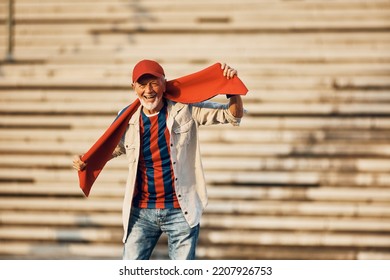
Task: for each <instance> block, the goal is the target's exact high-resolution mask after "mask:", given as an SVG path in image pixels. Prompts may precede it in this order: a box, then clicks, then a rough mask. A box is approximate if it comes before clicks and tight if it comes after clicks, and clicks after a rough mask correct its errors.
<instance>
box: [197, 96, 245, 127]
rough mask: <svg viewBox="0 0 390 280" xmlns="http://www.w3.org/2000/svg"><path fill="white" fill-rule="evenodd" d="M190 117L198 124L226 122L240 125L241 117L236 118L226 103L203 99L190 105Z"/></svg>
mask: <svg viewBox="0 0 390 280" xmlns="http://www.w3.org/2000/svg"><path fill="white" fill-rule="evenodd" d="M191 109H192V117H193V119H194V120H195V122H196V123H197V124H198V125H212V124H226V123H230V124H232V125H234V126H238V125H240V122H241V118H236V117H234V116H233V115H232V113H231V112H230V110H229V105H228V104H221V103H216V102H210V101H205V102H201V103H194V104H192V105H191Z"/></svg>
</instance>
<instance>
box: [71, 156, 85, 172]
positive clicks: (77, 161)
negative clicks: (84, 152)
mask: <svg viewBox="0 0 390 280" xmlns="http://www.w3.org/2000/svg"><path fill="white" fill-rule="evenodd" d="M86 165H87V164H86V163H85V162H84V161H82V160H81V155H76V156H74V157H73V168H74V169H76V170H77V171H81V170H84V168H85V166H86Z"/></svg>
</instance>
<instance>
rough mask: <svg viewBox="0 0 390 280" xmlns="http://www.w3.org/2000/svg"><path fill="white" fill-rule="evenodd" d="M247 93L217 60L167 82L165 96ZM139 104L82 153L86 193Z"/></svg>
mask: <svg viewBox="0 0 390 280" xmlns="http://www.w3.org/2000/svg"><path fill="white" fill-rule="evenodd" d="M247 92H248V89H247V88H246V86H245V85H244V83H243V82H242V81H241V80H240V79H239V78H238V77H237V76H235V77H233V78H232V79H226V77H224V76H223V73H222V69H221V64H220V63H216V64H214V65H212V66H210V67H208V68H206V69H203V70H201V71H199V72H196V73H193V74H190V75H187V76H183V77H181V78H178V79H174V80H171V81H168V82H167V88H166V92H165V94H164V97H165V98H167V99H169V100H172V101H175V102H181V103H197V102H202V101H205V100H207V99H210V98H212V97H214V96H216V95H218V94H234V95H245V94H246V93H247ZM139 106H140V102H139V100H138V99H137V100H136V101H134V102H133V103H132V104H130V105H129V106H128V107H127V108H126V109H125V110H124V111H123V112H122V113H121V114H120V115H119V116H118V117H117V119H116V120H115V121H114V122H113V123H112V124H111V125H110V127H109V128H108V129H107V130H106V131H105V132H104V134H103V135H102V136H101V137H100V138H99V139H98V140H97V141H96V142H95V144H94V145H93V146H92V147H91V148H90V149H89V150H88V151H87V152H86V153H85V154H84V155H83V156H82V158H81V160H82V161H84V162H85V163H86V164H87V165H86V167H85V169H84V170H82V171H79V172H78V176H79V184H80V188H81V189H82V191H83V192H84V194H85V196H88V195H89V193H90V191H91V188H92V185H93V183H94V182H95V180H96V178H97V177H98V176H99V174H100V172H101V171H102V169H103V168H104V166H105V165H106V163H107V162H108V161H109V160H110V159H111V156H112V152H113V151H114V149H115V147H116V146H117V145H118V143H119V141H120V139H121V137H122V136H123V134H124V133H125V132H126V129H127V126H128V122H129V120H130V118H131V116H132V115H133V114H134V113H135V112H136V111H137V109H138V107H139Z"/></svg>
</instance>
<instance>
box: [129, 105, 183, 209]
mask: <svg viewBox="0 0 390 280" xmlns="http://www.w3.org/2000/svg"><path fill="white" fill-rule="evenodd" d="M167 116H168V113H167V106H166V105H165V106H164V107H163V108H162V109H161V111H160V112H159V114H157V115H153V116H147V115H146V114H145V113H144V112H143V111H142V110H141V116H140V137H141V151H140V156H139V163H138V170H137V180H136V188H135V194H134V199H133V206H135V207H139V208H160V209H168V208H180V206H179V203H178V200H177V197H176V193H175V184H174V174H173V168H172V162H171V157H170V148H169V144H170V134H169V130H168V128H167V126H166V120H167Z"/></svg>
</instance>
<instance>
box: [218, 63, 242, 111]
mask: <svg viewBox="0 0 390 280" xmlns="http://www.w3.org/2000/svg"><path fill="white" fill-rule="evenodd" d="M221 68H222V71H223V75H224V76H225V77H226V79H228V80H229V79H232V78H233V77H234V76H237V75H238V72H237V70H236V69H234V68H232V67H230V66H229V65H227V64H226V63H221ZM229 99H230V101H229V110H230V113H232V115H233V116H234V117H235V118H242V117H243V116H244V107H243V103H242V99H241V96H239V95H229Z"/></svg>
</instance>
